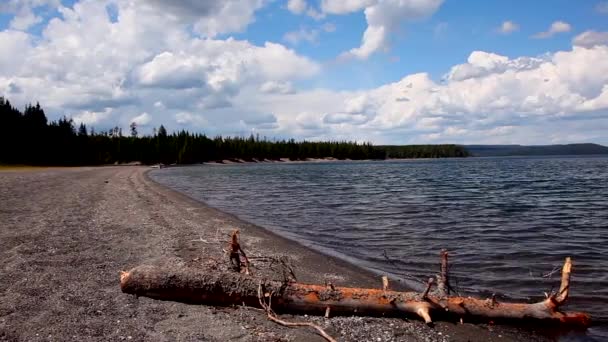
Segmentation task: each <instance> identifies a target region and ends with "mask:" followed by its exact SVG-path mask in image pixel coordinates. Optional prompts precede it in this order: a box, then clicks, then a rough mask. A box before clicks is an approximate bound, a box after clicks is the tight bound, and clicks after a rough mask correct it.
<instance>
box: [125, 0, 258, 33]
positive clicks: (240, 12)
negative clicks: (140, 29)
mask: <svg viewBox="0 0 608 342" xmlns="http://www.w3.org/2000/svg"><path fill="white" fill-rule="evenodd" d="M137 1H138V2H139V5H140V7H143V8H146V9H153V10H155V11H156V12H157V13H158V14H160V15H164V16H166V15H167V14H170V15H172V16H174V17H178V18H179V20H180V21H183V20H187V21H188V22H189V23H192V24H193V25H194V30H195V31H196V32H198V33H200V34H201V35H203V36H205V37H215V36H217V35H219V34H223V33H231V32H240V31H242V30H243V29H245V28H246V27H247V26H248V25H249V24H251V23H252V22H253V21H254V19H255V18H254V15H255V12H256V11H257V10H259V9H260V8H262V7H263V6H264V5H265V4H266V3H267V1H265V0H231V1H198V0H137Z"/></svg>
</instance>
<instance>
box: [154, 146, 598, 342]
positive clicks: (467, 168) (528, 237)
mask: <svg viewBox="0 0 608 342" xmlns="http://www.w3.org/2000/svg"><path fill="white" fill-rule="evenodd" d="M152 177H153V178H154V179H155V180H157V181H159V182H160V183H163V184H167V185H169V186H171V187H173V188H175V189H177V190H179V191H182V192H184V193H186V194H188V195H190V196H192V197H194V198H196V199H199V200H201V201H204V202H206V203H208V204H209V205H211V206H213V207H216V208H219V209H222V210H224V211H226V212H229V213H232V214H235V215H237V216H238V217H240V218H242V219H244V220H247V221H250V222H252V223H255V224H258V225H260V226H263V227H266V228H268V229H271V230H274V231H277V232H279V233H281V234H283V235H287V236H289V237H291V238H293V239H297V240H298V241H300V242H302V243H303V244H305V245H308V246H311V247H313V248H317V249H319V250H322V251H324V252H326V253H332V254H335V255H337V256H339V257H342V258H345V259H347V260H350V261H352V262H354V263H357V264H359V265H361V266H364V267H367V268H370V269H373V270H379V271H382V272H388V273H391V274H393V275H398V276H400V277H402V278H403V279H404V281H406V282H407V283H408V285H409V286H410V287H413V288H417V289H420V288H421V287H422V285H421V284H422V283H421V282H420V280H422V279H428V276H429V275H432V274H434V273H435V271H436V269H437V262H438V251H439V250H440V249H441V248H447V249H449V250H450V252H451V255H452V260H453V267H452V269H451V274H452V277H453V283H454V285H456V286H457V288H458V290H459V291H461V292H469V293H475V292H478V293H479V292H481V293H482V294H490V293H502V294H508V295H509V296H510V297H511V298H516V299H521V300H533V299H534V300H535V299H540V298H541V297H543V291H547V292H548V291H550V290H551V289H552V287H553V286H559V276H560V275H559V271H557V272H553V273H552V272H551V271H553V270H554V268H558V267H559V266H561V264H562V263H563V260H564V258H565V257H566V256H572V257H573V260H574V263H575V270H574V275H573V283H572V291H571V299H570V302H569V305H568V308H569V309H571V310H583V311H588V312H590V313H591V314H592V315H593V318H594V321H596V322H598V323H599V324H600V326H598V327H595V328H592V329H591V331H590V334H591V335H594V336H596V337H599V338H606V339H608V330H607V329H606V323H607V322H608V314H607V313H606V307H607V306H608V272H607V270H608V158H606V157H585V158H582V157H535V158H468V159H441V160H415V161H385V162H337V163H298V164H281V163H278V164H246V165H238V164H237V165H222V166H192V167H183V168H173V169H163V170H162V171H155V172H153V173H152ZM385 255H387V256H389V258H390V259H391V260H387V258H386V256H385Z"/></svg>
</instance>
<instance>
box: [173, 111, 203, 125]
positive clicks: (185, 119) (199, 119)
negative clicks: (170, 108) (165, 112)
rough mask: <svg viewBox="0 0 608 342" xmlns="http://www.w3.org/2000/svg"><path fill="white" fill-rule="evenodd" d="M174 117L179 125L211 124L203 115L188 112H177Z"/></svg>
mask: <svg viewBox="0 0 608 342" xmlns="http://www.w3.org/2000/svg"><path fill="white" fill-rule="evenodd" d="M174 118H175V122H177V123H178V124H179V125H183V126H187V127H188V128H191V127H194V128H201V127H205V126H207V125H208V124H209V122H208V121H207V120H206V119H205V118H204V117H203V116H201V115H195V114H192V113H188V112H179V113H176V114H175V116H174Z"/></svg>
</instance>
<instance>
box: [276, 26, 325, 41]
mask: <svg viewBox="0 0 608 342" xmlns="http://www.w3.org/2000/svg"><path fill="white" fill-rule="evenodd" d="M283 40H284V41H286V42H288V43H290V44H291V45H297V44H299V43H300V42H301V41H306V42H309V43H313V44H316V43H318V42H319V30H312V29H305V28H303V27H301V28H300V29H299V30H298V31H291V32H287V33H285V34H284V35H283Z"/></svg>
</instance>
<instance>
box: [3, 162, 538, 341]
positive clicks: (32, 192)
mask: <svg viewBox="0 0 608 342" xmlns="http://www.w3.org/2000/svg"><path fill="white" fill-rule="evenodd" d="M147 170H149V169H148V168H146V167H136V166H117V167H89V168H48V169H28V170H13V171H2V172H0V341H5V340H6V341H67V340H72V341H120V340H126V341H144V340H145V341H323V339H322V338H321V337H319V335H317V334H316V333H315V331H314V330H312V329H308V328H288V327H283V326H280V325H277V324H275V323H273V322H270V321H269V320H268V319H267V318H266V316H265V315H264V313H263V312H261V311H260V310H257V309H254V308H247V307H240V306H239V307H210V306H197V305H188V304H182V303H176V302H167V301H158V300H153V299H149V298H145V297H139V298H137V297H135V296H131V295H127V294H123V293H122V292H121V291H120V288H119V282H118V279H119V272H120V271H121V270H128V269H130V268H132V267H135V266H137V265H140V264H143V263H146V264H154V263H159V264H170V265H173V264H174V265H188V266H196V265H199V264H205V263H207V264H209V263H213V264H214V265H215V267H219V268H224V267H225V268H227V267H228V259H227V257H226V256H225V254H224V253H223V252H222V248H225V247H226V246H227V242H228V241H229V234H230V232H231V231H232V230H234V229H240V231H241V243H242V246H243V248H244V250H245V251H246V252H247V254H248V255H250V256H253V257H254V258H253V261H254V266H255V267H254V269H253V271H254V272H258V274H260V275H263V276H264V277H267V278H271V277H275V278H276V277H279V274H278V272H273V268H272V267H271V265H270V264H269V262H268V261H264V260H265V259H264V258H262V257H284V256H286V257H288V258H289V260H291V261H292V263H293V264H294V266H295V272H296V274H297V276H298V281H300V282H310V283H321V284H323V283H324V282H327V281H330V282H332V283H333V284H335V285H339V286H359V287H380V286H381V281H380V278H379V277H378V276H376V275H374V274H372V273H370V272H367V271H365V270H362V269H359V268H357V267H356V266H354V265H351V264H348V263H346V262H343V261H341V260H337V259H334V258H331V257H328V256H325V255H322V254H319V253H317V252H315V251H312V250H310V249H307V248H305V247H303V246H301V245H299V244H297V243H295V242H292V241H290V240H287V239H284V238H282V237H280V236H277V235H275V234H272V233H270V232H268V231H266V230H264V229H262V228H260V227H256V226H254V225H251V224H248V223H246V222H243V221H240V220H238V219H237V218H235V217H233V216H231V215H228V214H225V213H222V212H220V211H218V210H215V209H213V208H209V207H207V206H205V205H204V204H202V203H200V202H197V201H195V200H193V199H190V198H188V197H186V196H184V195H182V194H179V193H177V192H175V191H172V190H170V189H167V188H165V187H163V186H160V185H158V184H156V183H154V182H153V181H151V180H149V179H148V177H147V176H146V171H147ZM256 258H257V260H259V261H256ZM277 279H278V278H277ZM281 317H282V318H283V319H285V320H292V321H312V322H315V323H316V324H318V325H320V326H322V327H323V328H325V329H326V331H327V333H329V334H330V335H332V336H334V337H335V338H336V339H337V340H338V341H521V340H541V341H542V340H546V338H545V337H542V336H540V335H536V334H534V333H532V332H528V331H523V330H520V329H516V328H512V327H503V326H490V325H472V324H467V323H465V324H455V323H445V322H439V323H438V324H436V325H435V326H434V327H433V328H431V327H428V326H426V325H425V324H423V323H422V322H420V321H417V320H408V319H405V318H371V317H332V318H329V319H327V318H323V317H310V316H290V315H282V316H281Z"/></svg>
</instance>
